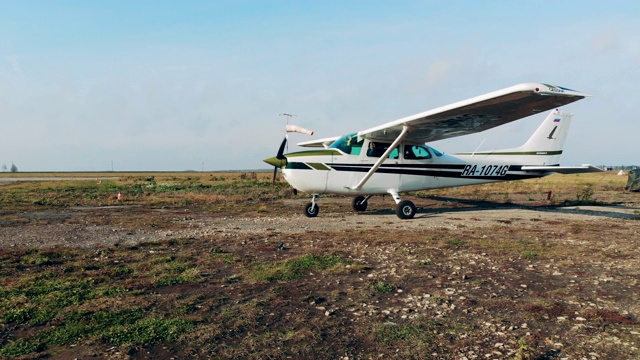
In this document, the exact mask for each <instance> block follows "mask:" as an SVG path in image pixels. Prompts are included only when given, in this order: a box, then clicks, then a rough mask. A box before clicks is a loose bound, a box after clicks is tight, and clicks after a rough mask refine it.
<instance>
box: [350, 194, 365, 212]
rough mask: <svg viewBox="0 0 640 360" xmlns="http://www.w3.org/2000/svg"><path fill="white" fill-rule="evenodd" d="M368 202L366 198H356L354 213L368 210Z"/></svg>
mask: <svg viewBox="0 0 640 360" xmlns="http://www.w3.org/2000/svg"><path fill="white" fill-rule="evenodd" d="M367 205H368V204H367V200H365V199H364V196H360V195H358V196H356V197H354V198H353V202H352V203H351V206H352V207H353V211H356V212H362V211H365V210H367Z"/></svg>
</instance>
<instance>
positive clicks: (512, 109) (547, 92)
mask: <svg viewBox="0 0 640 360" xmlns="http://www.w3.org/2000/svg"><path fill="white" fill-rule="evenodd" d="M586 96H590V95H587V94H584V93H581V92H578V91H575V90H571V89H567V88H564V87H560V86H553V85H548V84H541V83H524V84H519V85H515V86H511V87H508V88H505V89H502V90H498V91H494V92H490V93H487V94H484V95H480V96H476V97H474V98H471V99H467V100H463V101H459V102H456V103H453V104H450V105H446V106H442V107H439V108H437V109H433V110H429V111H426V112H422V113H419V114H415V115H412V116H408V117H405V118H402V119H399V120H395V121H392V122H389V123H386V124H383V125H380V126H377V127H374V128H371V129H368V130H364V131H360V132H359V133H358V135H359V136H361V137H364V138H367V139H371V140H377V141H382V142H392V141H394V140H395V139H397V138H398V137H399V136H400V134H401V133H402V131H403V129H405V134H404V141H407V142H415V143H416V144H421V143H425V142H431V141H436V140H442V139H448V138H452V137H456V136H463V135H468V134H473V133H477V132H481V131H484V130H487V129H491V128H493V127H496V126H500V125H504V124H506V123H509V122H511V121H514V120H518V119H521V118H524V117H527V116H530V115H535V114H538V113H540V112H543V111H547V110H549V109H553V108H556V107H560V106H562V105H566V104H569V103H572V102H574V101H577V100H580V99H583V98H584V97H586Z"/></svg>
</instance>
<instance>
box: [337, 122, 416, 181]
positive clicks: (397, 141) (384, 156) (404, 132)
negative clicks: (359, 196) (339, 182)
mask: <svg viewBox="0 0 640 360" xmlns="http://www.w3.org/2000/svg"><path fill="white" fill-rule="evenodd" d="M410 130H411V128H410V127H409V126H407V125H402V132H400V135H398V137H397V138H396V139H395V140H394V141H393V143H391V145H390V146H389V148H388V149H387V151H385V152H384V154H382V156H380V158H379V159H378V161H376V163H375V164H373V166H372V167H371V169H369V171H368V172H367V174H366V175H365V176H364V177H363V178H362V180H360V182H359V183H358V184H357V185H356V186H352V187H351V188H350V189H351V190H360V189H362V187H363V186H364V184H366V183H367V181H369V178H370V177H371V175H373V174H374V173H375V172H376V171H377V170H378V168H379V167H380V165H382V163H383V162H384V161H385V160H386V159H387V157H388V156H389V154H391V152H392V151H393V149H395V148H396V146H398V144H400V142H401V141H402V140H404V138H406V137H407V134H409V131H410Z"/></svg>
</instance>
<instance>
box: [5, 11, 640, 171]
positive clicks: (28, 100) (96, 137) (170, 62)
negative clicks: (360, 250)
mask: <svg viewBox="0 0 640 360" xmlns="http://www.w3.org/2000/svg"><path fill="white" fill-rule="evenodd" d="M638 19H640V3H639V2H636V1H612V2H603V1H569V0H568V1H544V0H539V1H446V2H445V1H313V2H312V1H180V2H178V1H71V0H68V1H28V0H25V1H17V0H16V1H12V0H2V1H0V166H1V165H2V164H6V165H7V166H10V165H11V163H12V162H13V163H15V164H16V165H17V166H18V169H19V170H20V171H101V170H110V169H111V164H112V162H113V167H114V170H116V171H127V170H139V171H147V170H148V171H151V170H167V171H180V170H186V169H193V170H201V169H202V168H204V170H209V171H211V170H231V169H256V168H266V167H267V165H266V164H264V163H262V159H264V158H266V157H269V156H272V155H275V153H276V151H277V148H278V145H279V143H280V141H281V139H282V137H283V136H284V126H285V124H286V119H285V118H284V117H282V116H279V114H282V113H292V114H296V115H297V116H296V117H294V118H293V119H292V120H291V123H295V124H297V125H300V126H303V127H305V128H308V129H311V130H314V131H315V133H316V135H314V137H309V136H307V135H302V134H291V135H290V136H289V138H290V140H291V142H292V143H295V142H300V141H306V140H312V139H313V138H322V137H328V136H335V135H341V134H343V133H348V132H352V131H358V130H363V129H366V128H370V127H373V126H376V125H380V124H383V123H385V122H388V121H392V120H395V119H398V118H401V117H405V116H408V115H411V114H414V113H418V112H422V111H425V110H429V109H432V108H435V107H439V106H442V105H446V104H449V103H452V102H456V101H459V100H463V99H466V98H469V97H473V96H476V95H480V94H483V93H486V92H489V91H493V90H497V89H501V88H504V87H508V86H511V85H514V84H518V83H522V82H545V83H550V84H555V85H560V86H566V87H569V88H573V89H576V90H579V91H583V92H585V93H589V94H592V95H594V97H592V98H589V99H587V100H582V101H579V102H577V103H574V104H570V105H568V106H566V107H565V108H564V109H563V110H565V111H568V112H572V113H574V114H575V117H574V121H573V123H572V128H571V131H570V133H569V137H568V140H567V143H566V147H565V154H564V156H563V159H562V163H563V165H575V164H582V163H592V164H640V158H639V157H638V155H639V153H640V151H639V150H640V148H639V146H640V145H638V141H637V138H638V135H639V134H640V121H639V120H638V118H637V116H636V114H637V107H638V103H637V98H638V95H637V94H638V88H639V86H638V84H640V71H639V70H638V69H640V25H638V23H639V22H638ZM545 115H546V114H542V115H539V116H537V117H530V118H527V119H523V120H521V121H518V122H515V123H513V124H509V125H507V126H503V127H500V128H497V129H493V130H490V131H488V132H484V133H480V134H476V135H472V136H469V137H463V138H456V139H449V140H444V141H440V142H436V143H433V144H431V145H433V146H435V147H436V148H439V149H440V150H443V151H445V152H449V153H453V152H458V151H469V150H474V149H475V148H476V147H477V146H478V145H479V144H480V143H482V142H483V141H484V142H483V143H482V147H481V149H484V150H489V149H497V148H508V147H514V146H517V145H520V144H521V143H523V142H524V141H525V140H526V139H527V138H528V137H529V135H530V134H531V133H532V132H533V130H534V129H535V128H536V127H537V126H538V124H539V122H541V121H542V119H543V118H544V116H545ZM294 149H295V146H293V145H292V146H290V150H294ZM203 164H204V165H203Z"/></svg>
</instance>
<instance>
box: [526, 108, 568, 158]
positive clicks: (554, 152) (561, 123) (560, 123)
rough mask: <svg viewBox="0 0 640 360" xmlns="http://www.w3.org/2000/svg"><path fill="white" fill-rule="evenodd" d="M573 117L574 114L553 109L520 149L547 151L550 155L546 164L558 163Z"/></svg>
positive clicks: (537, 151)
mask: <svg viewBox="0 0 640 360" xmlns="http://www.w3.org/2000/svg"><path fill="white" fill-rule="evenodd" d="M572 117H573V114H569V113H565V112H561V111H559V110H554V111H552V112H551V113H550V114H549V116H547V118H546V119H545V120H544V122H542V124H541V125H540V126H539V127H538V129H537V130H536V132H534V133H533V135H531V137H530V138H529V140H527V142H526V143H524V145H522V146H520V148H519V149H520V150H521V151H523V152H532V151H533V152H536V153H543V152H546V153H547V154H546V155H550V157H549V160H547V161H546V165H552V164H557V163H558V162H559V160H560V155H561V154H562V147H563V146H564V141H565V140H566V139H567V133H568V132H569V126H570V125H571V118H572ZM540 155H543V154H540ZM551 159H555V160H551Z"/></svg>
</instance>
